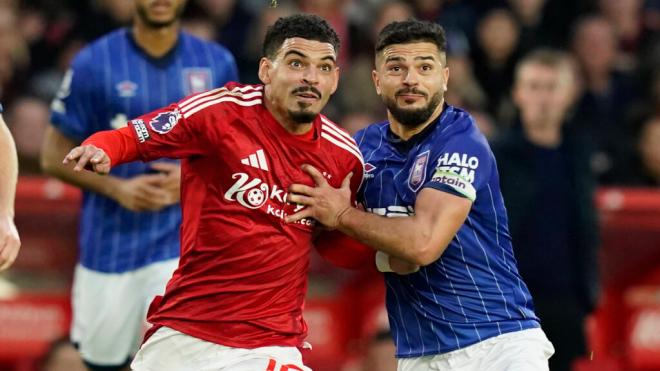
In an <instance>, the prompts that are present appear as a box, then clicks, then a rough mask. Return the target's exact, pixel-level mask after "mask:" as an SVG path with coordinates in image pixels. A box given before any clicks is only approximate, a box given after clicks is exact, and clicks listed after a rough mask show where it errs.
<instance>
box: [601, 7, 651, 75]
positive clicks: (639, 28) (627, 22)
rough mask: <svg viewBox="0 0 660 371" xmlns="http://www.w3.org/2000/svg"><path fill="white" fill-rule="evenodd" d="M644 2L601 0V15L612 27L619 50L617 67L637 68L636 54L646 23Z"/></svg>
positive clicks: (622, 68)
mask: <svg viewBox="0 0 660 371" xmlns="http://www.w3.org/2000/svg"><path fill="white" fill-rule="evenodd" d="M642 5H643V0H599V1H598V8H599V10H600V13H601V14H602V15H603V17H604V18H605V19H607V21H608V22H609V23H610V25H612V28H613V29H614V34H615V36H616V40H617V44H618V48H617V56H616V59H615V61H616V65H617V67H618V68H619V69H621V70H626V71H631V70H633V69H634V68H635V67H636V66H637V60H636V53H637V51H638V50H639V49H640V46H641V43H642V41H643V40H642V38H643V31H644V23H643V22H642Z"/></svg>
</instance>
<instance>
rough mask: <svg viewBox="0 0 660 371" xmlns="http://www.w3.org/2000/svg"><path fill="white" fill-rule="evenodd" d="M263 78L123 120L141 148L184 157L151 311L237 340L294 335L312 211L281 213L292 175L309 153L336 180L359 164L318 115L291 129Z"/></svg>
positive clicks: (143, 153) (194, 331)
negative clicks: (268, 101) (274, 110)
mask: <svg viewBox="0 0 660 371" xmlns="http://www.w3.org/2000/svg"><path fill="white" fill-rule="evenodd" d="M262 99H263V86H259V85H245V86H243V85H238V84H235V83H230V84H227V85H226V86H225V87H223V88H220V89H216V90H213V91H210V92H207V93H203V94H199V95H195V96H192V97H189V98H187V99H184V100H182V101H181V102H179V103H178V104H173V105H171V106H169V107H168V108H165V109H162V110H158V111H155V112H152V113H149V114H147V115H144V116H142V117H140V118H138V119H135V120H132V121H131V122H130V123H129V126H131V127H132V128H133V130H131V133H132V134H133V137H134V139H135V141H136V143H137V147H138V153H139V156H140V158H141V159H142V160H144V161H151V160H154V159H157V158H160V157H172V158H181V159H182V163H181V168H182V170H181V183H182V185H181V193H182V196H181V206H182V210H183V223H182V227H181V258H180V262H179V267H178V269H177V270H176V271H175V272H174V275H173V277H172V278H171V279H170V281H169V283H168V284H167V289H166V291H165V294H164V295H163V297H157V298H156V299H155V300H154V302H153V303H152V305H151V308H150V310H149V315H148V320H149V322H151V323H153V324H154V325H156V326H168V327H171V328H173V329H175V330H177V331H180V332H183V333H186V334H189V335H191V336H194V337H197V338H200V339H204V340H207V341H211V342H214V343H218V344H223V345H227V346H233V347H242V348H254V347H261V346H272V345H281V346H300V345H301V344H302V341H303V339H304V338H305V335H306V331H307V326H306V325H305V322H304V320H303V318H302V311H303V304H304V298H305V293H306V290H307V270H308V266H309V249H310V246H311V238H312V229H313V225H314V222H313V221H311V220H303V221H301V222H299V223H296V224H286V223H285V222H284V220H283V217H284V216H285V215H287V214H292V213H294V212H295V211H296V210H295V209H296V207H297V206H296V205H292V204H288V203H287V202H286V200H287V187H288V186H289V185H291V184H292V183H304V184H308V185H312V180H311V178H310V177H309V176H308V175H307V174H306V173H304V172H302V170H301V169H300V167H301V165H303V164H311V165H313V166H314V167H316V168H317V169H319V170H320V171H321V172H323V174H324V176H325V177H326V179H328V181H329V183H330V184H332V185H333V186H335V187H338V186H339V185H340V184H341V182H342V180H343V179H344V178H345V177H346V175H347V174H348V173H350V172H353V174H354V175H353V178H352V181H351V187H352V190H353V193H355V192H356V191H357V188H358V187H359V185H360V183H361V181H362V175H363V174H362V172H363V161H362V157H361V155H360V151H359V149H358V147H357V145H356V144H355V142H354V141H353V139H352V138H351V137H350V136H349V135H348V134H347V133H346V132H344V131H343V130H342V129H340V128H338V127H337V126H336V125H335V124H334V123H332V122H331V121H330V120H328V119H327V118H326V117H324V116H323V115H319V116H318V117H317V118H316V120H315V121H314V123H313V130H312V132H311V133H309V134H305V135H299V136H296V135H292V134H290V133H289V132H287V131H286V130H285V129H284V128H283V127H282V126H281V125H280V124H279V123H278V122H277V121H276V120H275V118H274V117H273V116H272V115H271V114H270V112H269V111H268V110H267V109H266V107H265V106H264V105H263V102H262Z"/></svg>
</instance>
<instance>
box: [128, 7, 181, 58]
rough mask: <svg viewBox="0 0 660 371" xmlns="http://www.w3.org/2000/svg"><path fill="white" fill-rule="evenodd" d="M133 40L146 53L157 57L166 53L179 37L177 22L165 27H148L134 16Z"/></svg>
mask: <svg viewBox="0 0 660 371" xmlns="http://www.w3.org/2000/svg"><path fill="white" fill-rule="evenodd" d="M133 37H134V38H135V42H136V43H137V44H138V45H139V46H140V48H142V49H143V50H144V51H145V52H146V53H147V54H148V55H150V56H152V57H155V58H158V57H162V56H163V55H165V54H167V53H168V52H169V51H170V50H172V48H173V47H174V45H175V44H176V41H177V38H178V37H179V22H178V21H176V22H174V23H172V24H171V25H169V26H165V27H158V28H154V27H150V26H148V25H146V24H145V23H144V22H143V21H142V20H140V19H139V17H137V16H136V20H135V23H134V24H133Z"/></svg>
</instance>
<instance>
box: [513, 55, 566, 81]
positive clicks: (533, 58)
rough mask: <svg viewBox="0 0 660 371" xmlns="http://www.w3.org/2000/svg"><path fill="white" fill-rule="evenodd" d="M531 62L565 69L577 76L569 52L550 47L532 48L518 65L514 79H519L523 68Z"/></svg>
mask: <svg viewBox="0 0 660 371" xmlns="http://www.w3.org/2000/svg"><path fill="white" fill-rule="evenodd" d="M529 64H535V65H541V66H544V67H549V68H553V69H557V70H565V71H567V72H569V73H570V74H571V77H572V78H575V76H573V70H572V69H571V57H570V55H569V54H568V53H566V52H563V51H561V50H556V49H549V48H539V49H535V50H532V51H531V52H529V53H528V54H526V55H525V56H524V57H523V58H522V59H521V60H520V62H518V64H517V65H516V67H515V72H514V80H518V78H519V76H520V71H521V70H522V68H523V67H524V66H527V65H529Z"/></svg>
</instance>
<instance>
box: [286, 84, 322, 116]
mask: <svg viewBox="0 0 660 371" xmlns="http://www.w3.org/2000/svg"><path fill="white" fill-rule="evenodd" d="M308 92H311V93H313V94H315V95H316V96H317V97H318V98H319V99H321V97H322V96H323V95H322V94H321V92H320V91H319V90H318V89H317V88H315V87H313V86H301V87H298V88H296V89H293V91H292V92H291V94H298V93H308ZM309 106H310V105H309V104H306V103H300V102H299V103H298V108H299V110H298V111H293V110H288V113H289V117H291V120H293V122H295V123H297V124H308V123H310V122H312V121H314V120H315V119H316V116H318V112H312V111H307V108H308V107H309Z"/></svg>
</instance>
